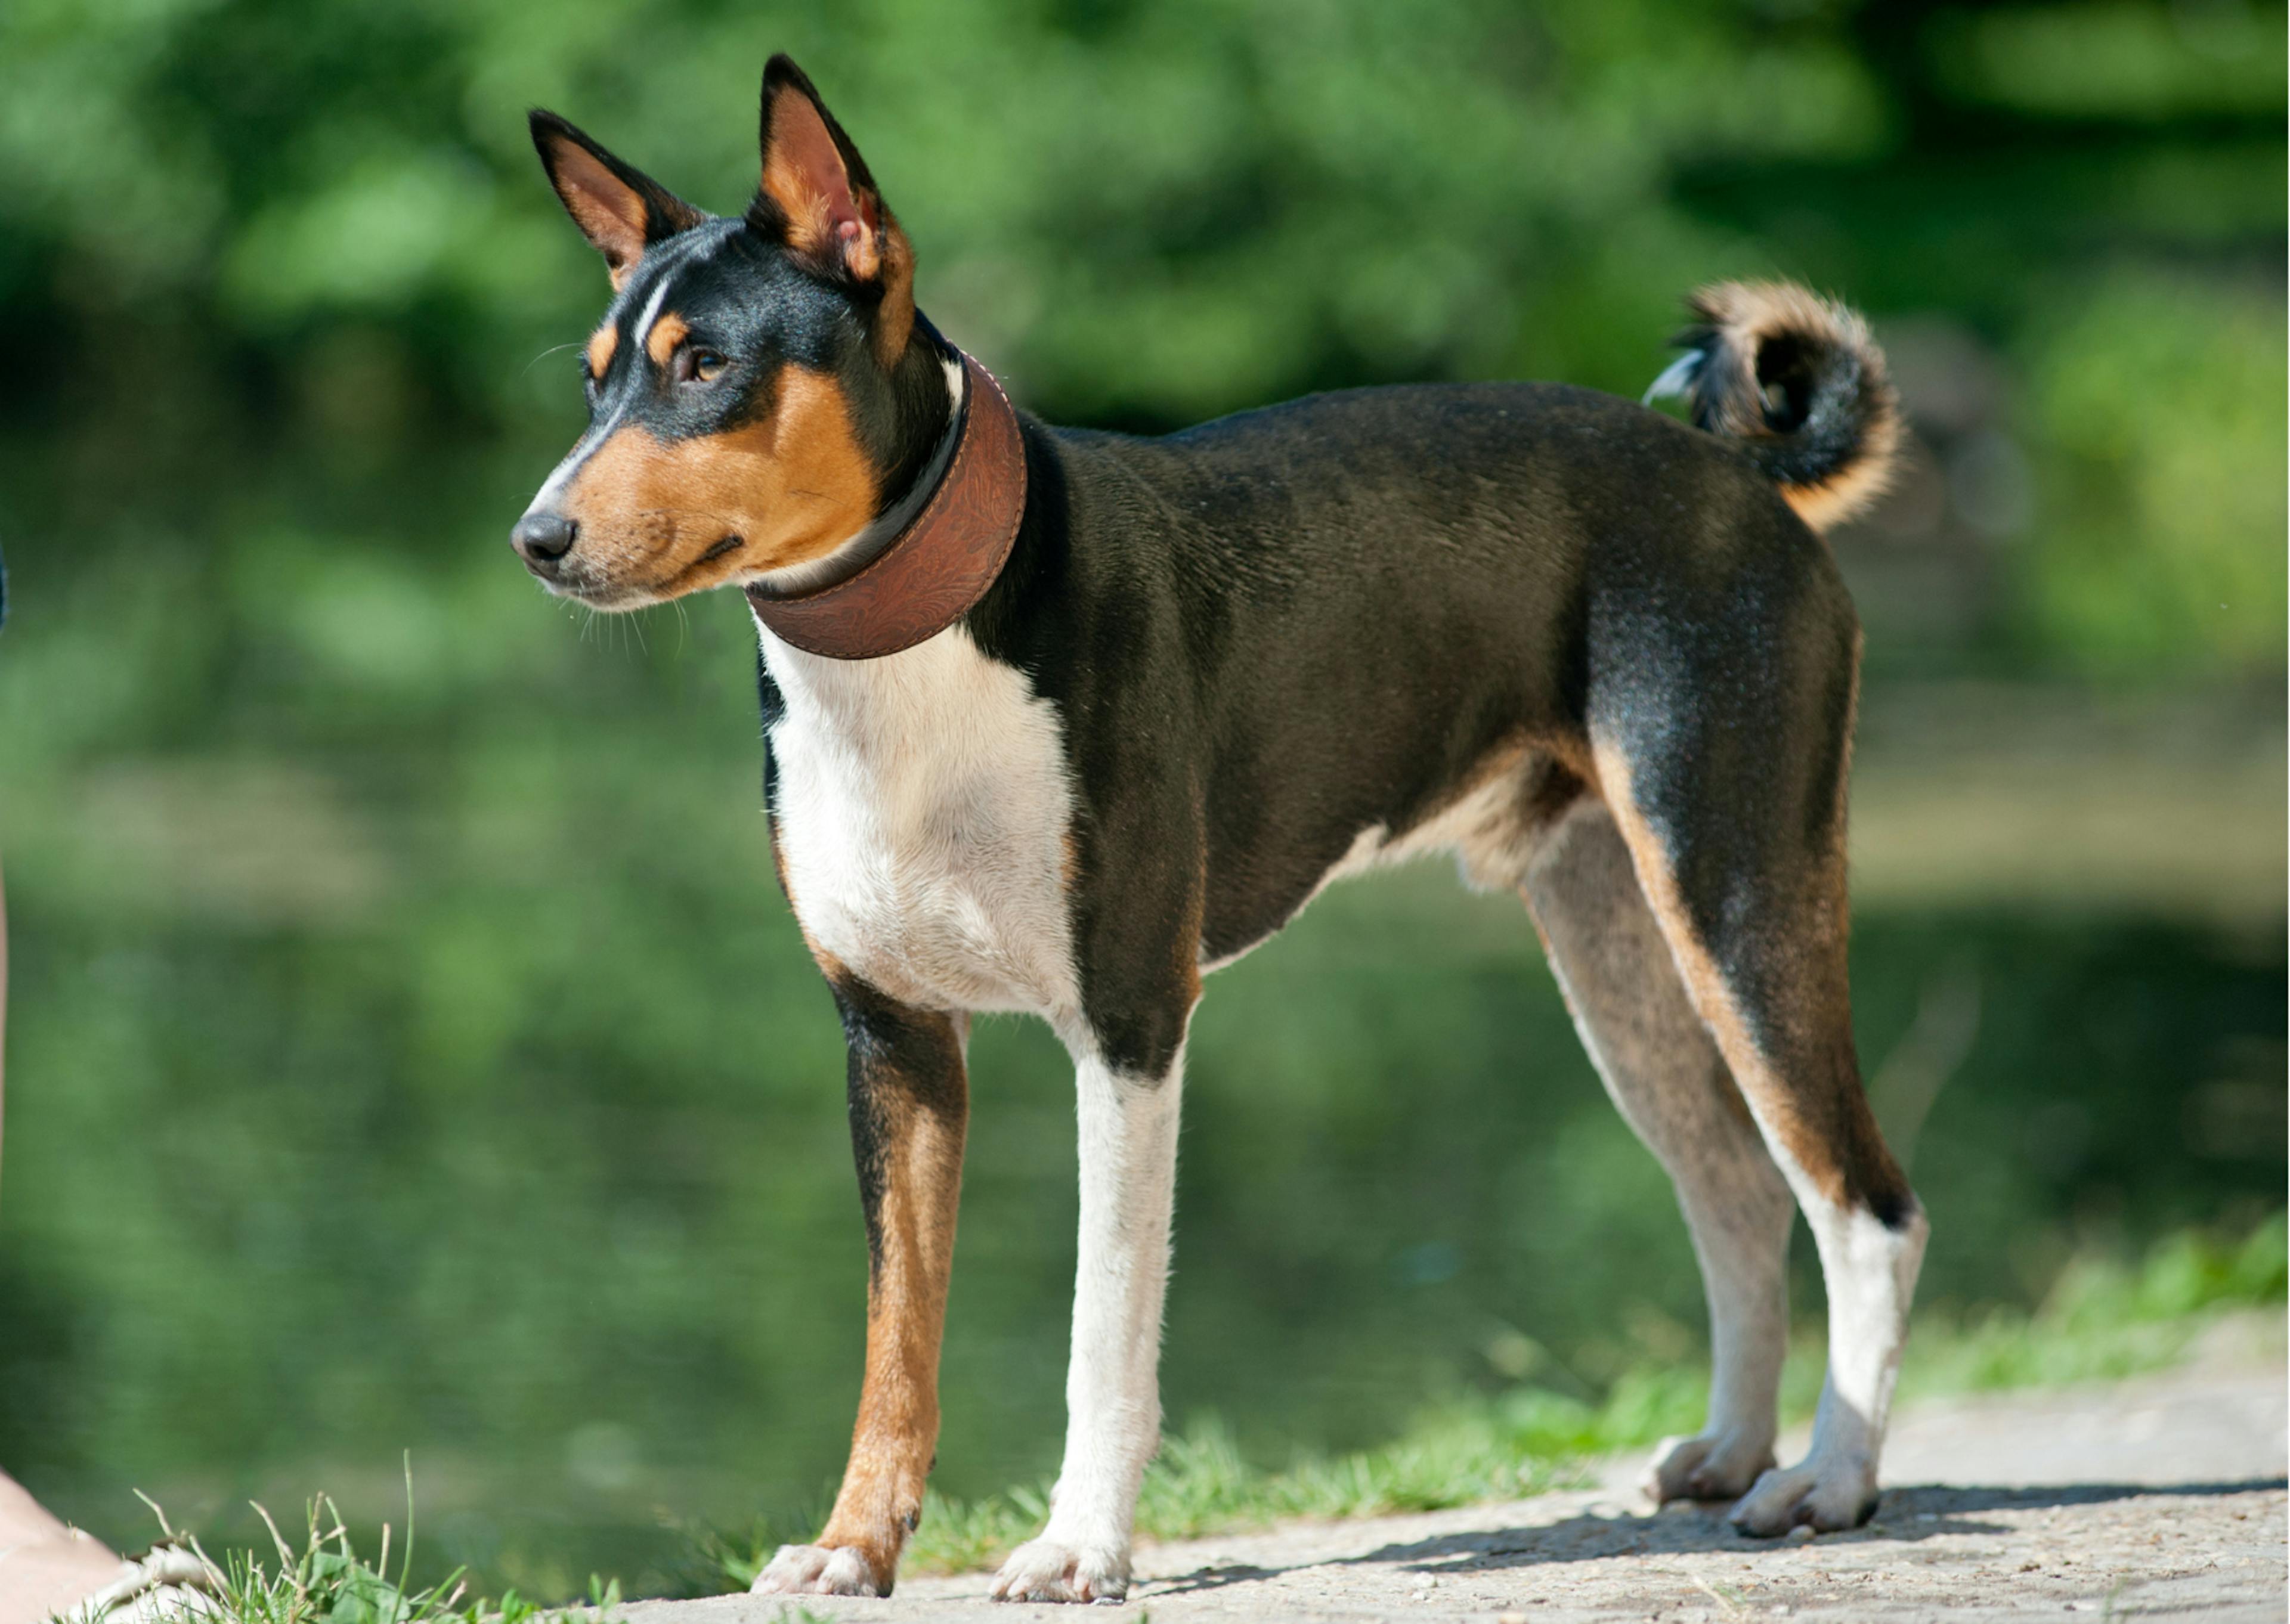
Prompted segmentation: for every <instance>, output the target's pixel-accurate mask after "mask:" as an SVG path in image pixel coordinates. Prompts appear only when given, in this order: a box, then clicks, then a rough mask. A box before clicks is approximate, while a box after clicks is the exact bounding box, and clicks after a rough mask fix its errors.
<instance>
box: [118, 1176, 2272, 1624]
mask: <svg viewBox="0 0 2290 1624" xmlns="http://www.w3.org/2000/svg"><path fill="white" fill-rule="evenodd" d="M2286 1276H2290V1264H2286V1246H2285V1215H2284V1214H2282V1213H2279V1212H2278V1213H2276V1214H2275V1215H2274V1216H2273V1217H2271V1218H2270V1219H2268V1220H2266V1221H2265V1222H2263V1223H2262V1224H2260V1225H2259V1226H2258V1227H2257V1228H2255V1229H2254V1230H2252V1231H2251V1232H2250V1233H2249V1234H2248V1235H2246V1236H2242V1237H2240V1238H2239V1239H2236V1240H2226V1239H2222V1238H2221V1237H2219V1236H2214V1235H2210V1234H2206V1233H2204V1232H2199V1231H2190V1232H2187V1233H2182V1234H2180V1235H2176V1236H2171V1237H2169V1238H2168V1239H2166V1240H2165V1241H2163V1242H2161V1243H2159V1244H2157V1245H2156V1246H2155V1247H2154V1248H2153V1249H2152V1250H2150V1252H2148V1254H2147V1256H2146V1257H2145V1258H2144V1259H2143V1260H2141V1261H2140V1262H2139V1263H2137V1264H2135V1265H2128V1266H2126V1265H2124V1264H2121V1263H2110V1262H2107V1261H2103V1260H2081V1261H2078V1263H2076V1264H2074V1265H2073V1266H2071V1267H2070V1268H2069V1269H2068V1270H2067V1271H2066V1272H2065V1273H2064V1274H2063V1275H2062V1276H2061V1278H2060V1280H2059V1282H2058V1284H2056V1285H2055V1286H2054V1289H2053V1291H2052V1292H2051V1293H2050V1295H2049V1296H2048V1297H2047V1298H2046V1300H2045V1301H2044V1303H2043V1304H2042V1305H2041V1306H2040V1307H2039V1308H2037V1309H2036V1310H2035V1311H2034V1312H2032V1313H2027V1312H2015V1311H2009V1310H2001V1309H1998V1310H1995V1311H1991V1312H1989V1313H1985V1314H1982V1315H1980V1316H1976V1317H1961V1316H1950V1315H1949V1314H1947V1313H1946V1312H1944V1311H1928V1312H1926V1313H1925V1314H1923V1315H1920V1316H1918V1324H1917V1327H1916V1334H1915V1336H1914V1337H1913V1338H1912V1339H1911V1341H1910V1355H1909V1359H1908V1363H1907V1365H1906V1367H1905V1369H1904V1370H1903V1372H1902V1384H1901V1391H1902V1395H1903V1396H1930V1395H1934V1394H1940V1393H1966V1392H1978V1391H1985V1390H1995V1389H2000V1388H2016V1387H2030V1386H2057V1385H2062V1384H2066V1383H2071V1382H2078V1381H2093V1380H2110V1379H2114V1378H2118V1377H2122V1376H2127V1375H2132V1374H2135V1373H2137V1372H2142V1371H2151V1370H2159V1369H2164V1368H2166V1367H2168V1366H2169V1365H2171V1364H2174V1363H2176V1362H2177V1361H2179V1360H2181V1359H2182V1358H2184V1357H2185V1356H2186V1355H2187V1354H2188V1352H2189V1351H2190V1349H2191V1348H2193V1346H2194V1345H2195V1343H2196V1342H2197V1341H2198V1340H2199V1339H2200V1338H2201V1337H2202V1336H2203V1334H2204V1333H2205V1332H2206V1331H2208V1330H2209V1329H2210V1328H2211V1327H2212V1326H2214V1324H2218V1323H2219V1321H2220V1320H2221V1318H2222V1316H2226V1315H2229V1314H2231V1313H2233V1312H2235V1311H2238V1310H2247V1309H2250V1308H2261V1307H2266V1306H2271V1305H2277V1304H2279V1303H2281V1302H2282V1301H2283V1300H2284V1299H2285V1294H2286V1292H2285V1287H2286ZM1796 1351H1797V1354H1798V1356H1797V1357H1793V1358H1792V1359H1791V1361H1790V1379H1789V1380H1788V1381H1787V1382H1786V1383H1785V1386H1784V1392H1783V1396H1782V1403H1783V1408H1784V1410H1785V1412H1787V1413H1788V1414H1789V1415H1790V1417H1791V1418H1793V1419H1802V1418H1803V1417H1804V1416H1806V1415H1807V1414H1809V1413H1810V1412H1811V1411H1812V1408H1813V1404H1814V1399H1815V1397H1816V1396H1817V1395H1818V1392H1819V1388H1820V1380H1821V1358H1820V1345H1819V1339H1818V1337H1817V1336H1808V1337H1806V1338H1805V1339H1802V1341H1801V1346H1800V1347H1799V1348H1798V1349H1797V1350H1796ZM1705 1382H1706V1377H1705V1375H1704V1373H1703V1372H1701V1371H1698V1370H1694V1369H1691V1368H1685V1367H1669V1368H1664V1369H1660V1370H1644V1371H1638V1372H1632V1373H1630V1374H1628V1375H1626V1376H1624V1377H1623V1378H1622V1379H1621V1380H1619V1381H1617V1382H1615V1383H1614V1384H1613V1387H1612V1388H1610V1389H1609V1390H1608V1391H1607V1393H1606V1394H1605V1397H1604V1398H1603V1399H1601V1400H1600V1401H1599V1402H1597V1403H1595V1404H1592V1403H1586V1402H1584V1401H1583V1400H1581V1399H1579V1398H1575V1397H1571V1396H1566V1395H1564V1394H1559V1393H1554V1392H1551V1391H1550V1390H1549V1389H1547V1388H1537V1387H1517V1388H1510V1389H1509V1390H1508V1391H1505V1392H1501V1393H1493V1394H1473V1395H1466V1396H1455V1397H1452V1398H1449V1399H1447V1400H1445V1401H1444V1402H1442V1403H1440V1404H1436V1405H1433V1406H1431V1407H1430V1408H1429V1409H1428V1410H1427V1411H1426V1412H1424V1413H1423V1415H1422V1416H1421V1418H1420V1419H1419V1420H1418V1421H1417V1422H1416V1423H1415V1424H1414V1425H1413V1427H1411V1428H1408V1429H1407V1430H1406V1431H1405V1433H1404V1434H1402V1435H1401V1436H1399V1437H1397V1438H1396V1439H1394V1440H1393V1441H1392V1442H1390V1443H1389V1444H1384V1445H1382V1446H1381V1447H1380V1448H1376V1449H1372V1450H1365V1451H1361V1452H1357V1453H1353V1454H1345V1455H1334V1456H1319V1455H1308V1456H1304V1457H1302V1458H1300V1459H1299V1460H1295V1461H1293V1463H1291V1464H1289V1465H1287V1466H1285V1467H1283V1468H1264V1467H1261V1466H1259V1465H1257V1464H1254V1463H1253V1462H1251V1461H1249V1460H1247V1459H1245V1457H1244V1456H1243V1454H1242V1453H1241V1452H1240V1449H1239V1448H1238V1446H1237V1444H1236V1443H1235V1441H1234V1439H1233V1437H1232V1435H1231V1433H1230V1431H1229V1429H1228V1428H1225V1427H1224V1426H1223V1425H1222V1423H1221V1422H1219V1421H1216V1420H1205V1421H1202V1422H1200V1423H1197V1424H1196V1425H1195V1426H1193V1427H1191V1428H1188V1429H1187V1430H1186V1431H1185V1432H1183V1433H1181V1434H1179V1435H1173V1436H1171V1437H1169V1438H1168V1439H1167V1440H1166V1441H1165V1443H1164V1444H1163V1446H1162V1450H1161V1454H1160V1458H1159V1459H1158V1460H1156V1461H1155V1462H1154V1463H1153V1466H1152V1468H1151V1470H1150V1471H1149V1472H1148V1473H1147V1475H1146V1478H1145V1486H1144V1492H1143V1494H1142V1497H1141V1500H1140V1502H1139V1506H1138V1517H1137V1523H1138V1532H1139V1533H1140V1534H1141V1535H1142V1536H1143V1537H1145V1538H1148V1539H1157V1540H1171V1539H1183V1538H1188V1537H1191V1536H1195V1535H1201V1534H1207V1533H1213V1532H1225V1531H1229V1530H1234V1529H1242V1528H1252V1527H1261V1526H1263V1525H1265V1524H1270V1523H1276V1522H1280V1521H1284V1520H1287V1519H1291V1518H1336V1517H1350V1516H1377V1515H1381V1514H1385V1513H1390V1512H1402V1511H1428V1510H1436V1509H1439V1508H1445V1507H1450V1506H1461V1505H1469V1504H1472V1503H1474V1502H1477V1501H1484V1500H1505V1499H1511V1498H1515V1497H1517V1496H1520V1495H1525V1494H1532V1493H1535V1492H1540V1491H1541V1490H1544V1489H1547V1488H1550V1487H1553V1486H1556V1485H1559V1484H1565V1483H1567V1482H1570V1481H1574V1480H1577V1479H1578V1477H1579V1475H1580V1473H1581V1468H1582V1467H1583V1464H1584V1463H1585V1462H1586V1461H1588V1460H1591V1459H1594V1458H1596V1457H1597V1456H1600V1455H1605V1454H1611V1453H1613V1452H1616V1451H1619V1450H1626V1449H1636V1448H1642V1447H1645V1446H1646V1445H1648V1444H1653V1443H1654V1442H1655V1441H1656V1440H1657V1439H1659V1438H1661V1437H1662V1436H1665V1435H1667V1434H1670V1433H1678V1432H1690V1431H1692V1430H1693V1429H1694V1428H1696V1427H1698V1426H1699V1425H1700V1424H1701V1405H1702V1401H1703V1394H1704V1391H1705ZM410 1489H411V1485H410V1483H409V1505H408V1508H407V1519H406V1521H407V1527H408V1531H409V1532H408V1536H407V1539H406V1540H405V1543H404V1547H403V1548H402V1549H401V1551H400V1553H399V1556H398V1568H397V1572H396V1577H395V1578H392V1577H391V1576H390V1543H391V1539H390V1531H389V1529H388V1526H387V1525H386V1524H385V1525H384V1527H383V1529H382V1532H381V1538H380V1548H379V1551H378V1553H377V1554H376V1556H374V1558H373V1559H372V1561H368V1560H367V1559H366V1558H365V1557H364V1556H360V1555H359V1553H358V1552H357V1550H356V1548H354V1546H353V1545H352V1543H351V1540H350V1536H349V1532H348V1530H347V1529H346V1528H345V1527H344V1526H343V1524H342V1522H341V1519H340V1516H338V1515H337V1514H336V1513H335V1510H334V1508H333V1506H332V1502H331V1501H329V1500H326V1499H325V1498H324V1497H323V1496H321V1497H320V1498H318V1499H317V1500H314V1501H312V1502H311V1505H310V1508H309V1513H308V1523H307V1526H306V1528H305V1530H304V1532H303V1535H302V1538H301V1540H300V1544H299V1545H293V1544H290V1543H289V1542H288V1541H287V1540H286V1539H285V1538H284V1537H283V1536H282V1535H281V1534H280V1533H279V1532H278V1530H277V1526H276V1524H272V1523H270V1519H269V1516H268V1513H264V1514H263V1519H264V1521H265V1523H266V1524H269V1525H270V1529H271V1538H272V1544H273V1551H272V1552H270V1553H267V1554H266V1553H256V1552H244V1551H233V1552H228V1553H227V1554H226V1555H225V1556H224V1559H223V1560H222V1561H221V1562H220V1563H217V1562H214V1561H212V1559H210V1558H209V1557H208V1556H207V1555H206V1553H205V1552H204V1550H202V1549H200V1548H199V1545H198V1541H197V1540H196V1537H194V1536H190V1535H186V1534H178V1533H177V1532H175V1531H174V1530H173V1529H172V1528H169V1527H167V1525H166V1519H165V1518H164V1516H162V1517H161V1519H160V1523H161V1526H162V1528H163V1530H164V1532H165V1533H166V1535H167V1538H168V1539H169V1540H171V1541H172V1542H174V1543H176V1544H178V1545H180V1546H181V1547H182V1548H184V1549H186V1550H188V1551H190V1552H191V1553H193V1554H194V1555H195V1556H197V1557H198V1559H199V1561H200V1562H201V1563H202V1564H203V1565H204V1567H205V1568H206V1570H207V1572H208V1575H209V1578H210V1580H211V1581H212V1588H213V1596H212V1608H211V1609H210V1610H208V1616H209V1617H211V1618H212V1619H213V1620H215V1621H216V1624H531V1620H533V1619H534V1618H536V1616H537V1615H539V1614H540V1613H541V1612H543V1611H544V1609H543V1608H542V1607H541V1606H540V1604H537V1603H535V1602H533V1601H531V1600H528V1599H527V1598H525V1597H523V1596H518V1595H517V1594H516V1592H515V1591H514V1590H512V1591H510V1592H508V1594H506V1595H504V1596H500V1598H498V1599H496V1600H484V1599H478V1598H474V1597H471V1596H468V1593H467V1590H466V1587H465V1586H464V1585H463V1584H462V1582H461V1579H460V1574H459V1573H458V1572H457V1573H454V1574H449V1575H448V1576H447V1577H446V1578H445V1579H444V1580H441V1581H439V1582H438V1583H437V1584H436V1585H433V1586H429V1587H427V1588H418V1589H417V1588H408V1577H407V1576H408V1574H409V1573H410V1572H411V1570H412V1534H411V1529H412V1507H411V1504H410ZM155 1509H156V1508H155ZM257 1509H258V1510H260V1508H257ZM1047 1512H1048V1490H1047V1487H1046V1485H1040V1486H1035V1487H1024V1488H1017V1489H1013V1490H1010V1491H1008V1492H1005V1493H1002V1494H997V1495H994V1496H991V1497H989V1498H988V1499H985V1500H973V1501H966V1502H965V1501H962V1500H952V1499H949V1498H947V1497H944V1496H941V1495H938V1494H935V1493H933V1494H932V1495H931V1496H930V1498H929V1500H928V1501H927V1503H926V1506H925V1512H924V1516H923V1522H922V1526H921V1528H920V1529H919V1530H918V1531H917V1533H916V1535H915V1538H914V1540H913V1541H912V1542H911V1544H910V1545H909V1548H908V1552H907V1556H906V1560H905V1562H904V1563H903V1564H901V1565H902V1568H903V1570H904V1571H906V1572H967V1571H970V1570H973V1569H977V1568H981V1567H988V1566H991V1565H992V1564H995V1563H996V1562H997V1561H999V1560H1000V1559H1001V1557H1002V1556H1004V1555H1005V1554H1006V1553H1007V1552H1008V1551H1009V1550H1010V1549H1011V1548H1013V1547H1014V1546H1016V1545H1017V1544H1019V1543H1020V1542H1021V1540H1025V1539H1026V1538H1027V1537H1028V1536H1029V1535H1030V1534H1031V1533H1032V1532H1034V1531H1035V1530H1037V1528H1039V1527H1040V1526H1041V1524H1042V1520H1043V1518H1044V1517H1045V1516H1046V1515H1047ZM778 1542H779V1540H778V1538H777V1537H776V1536H775V1535H774V1534H773V1532H771V1531H769V1530H767V1529H765V1528H760V1527H759V1528H757V1530H756V1531H754V1532H753V1533H752V1534H751V1535H750V1536H749V1537H748V1538H746V1539H744V1540H738V1541H736V1542H735V1541H733V1540H729V1539H727V1538H725V1536H723V1535H721V1534H719V1533H711V1534H708V1535H706V1536H704V1537H703V1538H702V1539H701V1552H702V1555H703V1557H704V1558H705V1560H706V1561H707V1562H708V1563H709V1564H710V1565H712V1566H713V1568H714V1569H715V1570H716V1571H717V1572H720V1573H721V1575H722V1576H723V1578H724V1579H725V1580H728V1581H730V1582H731V1583H733V1584H735V1585H737V1586H739V1587H740V1588H743V1589H744V1588H746V1586H747V1585H748V1583H749V1581H750V1580H752V1579H753V1578H754V1577H755V1574H756V1572H757V1569H758V1568H759V1567H760V1566H761V1564H763V1562H764V1561H765V1560H766V1559H768V1557H769V1556H770V1554H771V1551H772V1549H773V1547H774V1546H775V1545H776V1544H777V1543H778ZM620 1600H621V1592H620V1586H619V1583H618V1581H617V1580H615V1581H611V1582H607V1581H605V1580H601V1579H598V1578H597V1577H595V1576H591V1578H590V1580H589V1597H588V1604H589V1606H590V1607H591V1608H592V1609H593V1610H594V1611H595V1612H596V1613H597V1615H598V1617H599V1619H600V1620H601V1619H605V1617H606V1615H608V1614H609V1612H610V1610H611V1609H612V1608H613V1606H615V1605H617V1604H619V1602H620ZM781 1620H782V1624H814V1615H813V1614H812V1613H810V1612H808V1611H805V1610H801V1609H799V1608H797V1609H794V1610H791V1611H789V1612H784V1613H783V1614H782V1615H781Z"/></svg>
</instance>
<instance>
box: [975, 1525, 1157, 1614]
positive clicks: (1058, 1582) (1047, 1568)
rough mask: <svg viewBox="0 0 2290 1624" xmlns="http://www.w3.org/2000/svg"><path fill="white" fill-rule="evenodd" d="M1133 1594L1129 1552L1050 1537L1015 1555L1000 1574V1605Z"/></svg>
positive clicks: (996, 1587) (1029, 1544) (1031, 1542)
mask: <svg viewBox="0 0 2290 1624" xmlns="http://www.w3.org/2000/svg"><path fill="white" fill-rule="evenodd" d="M993 1596H994V1599H995V1600H996V1601H997V1602H1118V1601H1125V1600H1126V1599H1128V1596H1129V1553H1128V1552H1126V1551H1122V1550H1109V1549H1105V1548H1094V1547H1090V1546H1085V1545H1070V1544H1068V1543H1067V1542H1066V1541H1064V1540H1053V1539H1050V1538H1049V1537H1048V1536H1046V1535H1045V1536H1044V1537H1043V1538H1041V1539H1038V1540H1027V1541H1026V1543H1025V1544H1023V1545H1021V1546H1020V1547H1019V1548H1017V1549H1016V1550H1014V1551H1013V1552H1011V1553H1010V1560H1009V1561H1007V1562H1005V1563H1004V1564H1002V1571H1001V1572H998V1573H997V1574H996V1575H995V1576H994V1589H993Z"/></svg>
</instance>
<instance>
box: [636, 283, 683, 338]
mask: <svg viewBox="0 0 2290 1624" xmlns="http://www.w3.org/2000/svg"><path fill="white" fill-rule="evenodd" d="M675 280H676V273H675V272H674V271H672V270H671V271H669V273H668V274H667V275H666V276H662V277H661V279H660V280H659V281H658V282H656V283H654V284H653V290H652V297H651V298H650V299H648V300H645V308H644V314H643V315H641V316H637V324H636V326H635V327H634V328H633V329H632V331H633V332H634V333H635V336H636V345H637V348H638V349H642V348H644V347H645V340H646V339H648V338H650V337H651V336H652V324H653V323H654V322H656V321H658V320H659V319H660V308H661V305H662V304H663V303H665V302H666V300H667V299H668V284H669V283H671V282H673V281H675Z"/></svg>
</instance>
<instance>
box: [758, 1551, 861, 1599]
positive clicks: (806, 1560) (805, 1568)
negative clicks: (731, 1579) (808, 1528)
mask: <svg viewBox="0 0 2290 1624" xmlns="http://www.w3.org/2000/svg"><path fill="white" fill-rule="evenodd" d="M748 1593H749V1595H751V1596H880V1595H881V1594H882V1593H883V1590H882V1587H881V1586H880V1585H878V1584H877V1582H876V1580H875V1571H874V1570H873V1569H872V1568H870V1567H869V1566H868V1565H867V1559H866V1558H865V1557H864V1556H861V1555H860V1554H859V1553H858V1551H857V1550H856V1549H854V1548H853V1547H851V1546H848V1545H838V1546H825V1545H782V1546H781V1547H780V1548H779V1553H778V1555H776V1556H773V1558H772V1560H771V1564H770V1565H769V1566H768V1567H766V1568H765V1569H764V1571H763V1572H760V1573H758V1574H757V1575H756V1582H755V1583H754V1584H752V1585H749V1587H748Z"/></svg>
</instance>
